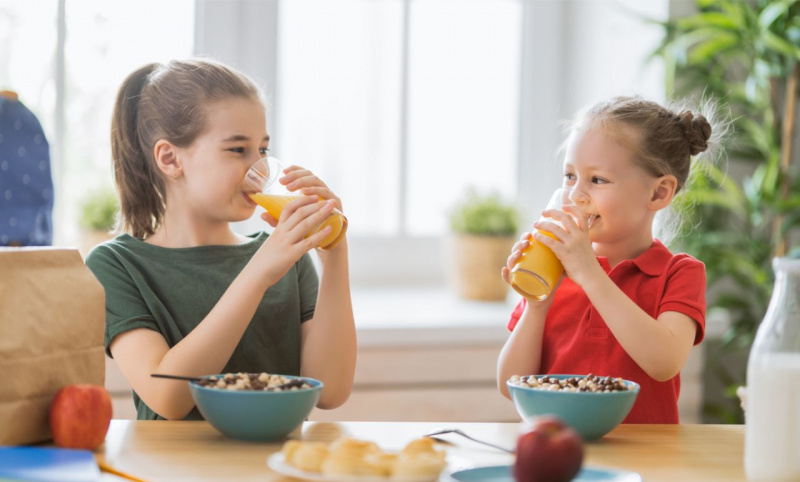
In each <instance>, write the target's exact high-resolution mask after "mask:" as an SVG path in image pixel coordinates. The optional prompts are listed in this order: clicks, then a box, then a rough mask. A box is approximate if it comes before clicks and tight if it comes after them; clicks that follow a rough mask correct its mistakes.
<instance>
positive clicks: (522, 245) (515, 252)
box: [500, 233, 531, 285]
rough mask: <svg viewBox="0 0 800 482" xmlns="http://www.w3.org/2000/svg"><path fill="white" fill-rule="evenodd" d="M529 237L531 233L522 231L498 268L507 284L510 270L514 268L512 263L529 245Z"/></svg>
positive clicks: (509, 281)
mask: <svg viewBox="0 0 800 482" xmlns="http://www.w3.org/2000/svg"><path fill="white" fill-rule="evenodd" d="M530 239H531V233H522V236H520V238H519V241H517V242H516V243H514V246H512V247H511V254H510V255H509V256H508V259H507V260H506V265H505V266H503V268H502V269H501V270H500V277H501V278H503V281H505V282H506V283H508V284H509V285H510V284H511V270H512V269H514V265H515V264H517V261H519V259H520V258H521V257H522V252H523V251H524V250H525V249H526V248H527V247H528V246H530V245H531V243H530Z"/></svg>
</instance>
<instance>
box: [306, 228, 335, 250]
mask: <svg viewBox="0 0 800 482" xmlns="http://www.w3.org/2000/svg"><path fill="white" fill-rule="evenodd" d="M332 229H333V228H331V227H330V226H325V227H324V228H322V229H320V230H319V231H317V232H316V233H314V234H312V235H311V236H309V237H308V238H307V239H306V241H308V244H309V245H310V247H309V249H311V248H314V247H316V246H319V245H320V244H322V241H323V240H324V239H325V238H326V237H327V236H328V235H329V234H330V233H331V230H332Z"/></svg>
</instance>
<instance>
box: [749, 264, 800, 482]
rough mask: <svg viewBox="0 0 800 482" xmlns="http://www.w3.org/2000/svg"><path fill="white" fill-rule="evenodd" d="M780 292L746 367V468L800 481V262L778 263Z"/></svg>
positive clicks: (757, 476) (752, 474)
mask: <svg viewBox="0 0 800 482" xmlns="http://www.w3.org/2000/svg"><path fill="white" fill-rule="evenodd" d="M772 266H773V267H774V268H775V289H774V291H773V292H772V298H771V299H770V302H769V308H768V309H767V314H766V315H765V316H764V320H763V321H762V322H761V325H760V326H759V328H758V333H757V334H756V339H755V342H754V343H753V347H752V348H751V350H750V358H749V360H748V362H747V409H746V412H745V456H744V467H745V472H746V473H747V478H748V479H750V480H756V481H761V480H768V481H784V480H787V481H788V480H793V481H797V480H800V259H789V258H775V260H773V262H772Z"/></svg>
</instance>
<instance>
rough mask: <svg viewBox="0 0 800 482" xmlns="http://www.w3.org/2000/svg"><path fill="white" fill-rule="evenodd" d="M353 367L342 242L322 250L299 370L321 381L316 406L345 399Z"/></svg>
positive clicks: (352, 326) (347, 278)
mask: <svg viewBox="0 0 800 482" xmlns="http://www.w3.org/2000/svg"><path fill="white" fill-rule="evenodd" d="M342 243H343V244H344V243H347V240H346V239H345V240H343V241H342ZM355 367H356V329H355V322H354V320H353V305H352V302H351V300H350V275H349V268H348V256H347V245H346V244H344V245H340V246H338V247H337V248H336V251H333V252H330V253H325V254H324V262H323V266H322V273H321V276H320V287H319V294H318V295H317V306H316V309H315V310H314V318H313V319H311V320H309V321H307V322H306V323H304V324H303V352H302V369H301V372H302V374H303V375H304V376H309V377H312V378H316V379H318V380H321V381H322V382H323V383H324V384H325V388H323V390H322V395H321V396H320V400H319V403H318V404H317V406H319V407H320V408H325V409H329V408H336V407H338V406H340V405H341V404H343V403H344V402H345V401H346V400H347V398H348V397H349V396H350V392H351V390H352V388H353V377H354V375H355Z"/></svg>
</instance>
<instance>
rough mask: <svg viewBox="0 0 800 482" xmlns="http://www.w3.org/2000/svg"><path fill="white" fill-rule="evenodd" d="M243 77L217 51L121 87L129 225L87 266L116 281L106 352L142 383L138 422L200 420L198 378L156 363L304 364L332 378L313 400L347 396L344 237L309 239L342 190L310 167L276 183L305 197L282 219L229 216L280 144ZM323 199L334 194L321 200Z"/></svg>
mask: <svg viewBox="0 0 800 482" xmlns="http://www.w3.org/2000/svg"><path fill="white" fill-rule="evenodd" d="M261 99H262V95H261V93H260V92H259V89H258V87H257V86H256V85H255V84H254V83H253V82H252V81H251V80H250V79H249V78H247V77H246V76H245V75H243V74H241V73H239V72H237V71H235V70H233V69H231V68H229V67H226V66H224V65H222V64H219V63H216V62H213V61H209V60H188V61H171V62H169V63H168V64H166V65H160V64H150V65H146V66H144V67H142V68H140V69H138V70H137V71H135V72H133V73H132V74H131V75H130V76H129V77H128V78H127V79H125V81H124V82H123V84H122V87H121V88H120V91H119V94H118V96H117V101H116V106H115V109H114V116H113V121H112V126H111V141H112V154H113V167H114V175H115V180H116V185H117V191H118V193H119V197H120V208H121V212H120V226H119V227H120V229H121V231H122V232H123V233H124V234H121V235H119V236H117V237H116V238H115V239H114V240H112V241H109V242H107V243H103V244H101V245H98V246H96V247H95V248H94V249H93V250H92V252H91V253H90V254H89V256H88V257H87V260H86V263H87V265H88V266H89V268H90V269H92V271H93V272H94V273H95V275H96V276H97V278H98V279H99V280H100V282H101V283H102V285H103V286H104V288H105V291H106V342H105V344H106V352H107V354H108V355H109V356H112V357H113V358H114V359H115V360H116V362H117V364H118V366H119V367H120V369H121V371H122V373H123V374H124V376H125V378H126V379H127V380H128V382H129V383H130V385H131V387H132V388H133V390H134V394H133V397H134V403H135V404H136V408H137V412H138V418H139V419H157V418H165V419H183V418H200V415H199V413H198V412H197V410H196V409H195V408H194V403H193V400H192V397H191V394H190V392H189V388H188V386H187V385H188V384H186V383H181V382H174V381H170V380H163V379H156V378H151V377H150V374H151V373H156V372H158V373H168V374H176V375H187V376H199V375H207V374H214V373H227V372H262V371H263V372H268V373H280V374H287V375H303V376H309V377H312V378H316V379H319V380H321V381H322V382H323V383H324V389H323V391H322V394H321V397H320V401H319V403H318V406H319V407H321V408H334V407H337V406H339V405H341V404H342V403H344V401H345V400H346V399H347V398H348V396H349V394H350V391H351V388H352V382H353V374H354V371H355V358H356V352H355V350H356V339H355V327H354V323H353V311H352V306H351V302H350V288H349V275H348V269H347V242H346V241H342V242H340V243H339V244H338V245H337V246H336V247H335V248H333V249H331V250H329V251H325V252H319V257H320V260H321V262H322V266H323V270H322V274H321V277H318V275H317V273H316V271H315V269H314V266H313V264H312V261H311V259H310V257H309V255H308V251H309V250H311V249H312V248H313V247H314V246H316V245H318V244H319V243H320V241H321V240H322V239H324V237H325V236H326V235H327V234H328V231H327V230H321V231H320V232H318V233H316V234H314V235H311V236H309V237H308V238H307V239H306V238H305V235H306V233H308V232H309V231H310V230H311V228H312V227H314V226H317V225H319V223H320V222H321V221H322V220H323V219H324V218H325V217H327V216H328V215H329V214H330V213H331V211H332V210H333V208H334V207H338V208H339V209H340V210H341V209H342V206H341V201H340V200H339V198H338V197H337V196H336V195H335V194H334V193H333V192H331V190H330V189H329V188H328V187H327V186H326V185H325V183H323V182H322V181H321V180H320V179H319V178H318V177H316V176H315V175H314V174H313V173H311V172H310V171H308V170H305V169H303V168H301V167H298V166H291V167H289V168H287V169H286V170H285V171H284V176H283V177H282V178H281V179H280V182H281V183H283V184H285V185H286V186H287V188H288V189H289V190H292V191H299V192H300V193H302V194H304V195H305V196H303V197H301V198H300V199H298V200H296V201H293V202H292V203H290V204H289V205H287V207H286V208H285V210H284V211H283V213H282V214H281V217H280V219H277V220H276V219H274V218H273V217H272V216H270V215H269V214H266V213H265V214H263V215H262V218H263V219H264V220H265V221H267V222H268V223H269V224H270V225H272V226H273V227H274V228H275V229H274V231H273V232H272V234H271V235H267V234H266V233H264V232H261V233H258V234H256V235H253V236H250V237H244V236H241V235H238V234H236V233H235V232H233V231H232V230H231V228H230V225H229V223H230V222H235V221H242V220H245V219H248V218H249V217H250V216H251V215H252V213H253V211H254V209H255V204H254V203H253V202H252V201H251V200H250V199H249V198H248V197H247V196H246V195H245V193H244V191H243V190H242V181H243V179H244V177H245V173H246V172H247V170H248V168H249V167H250V166H252V165H253V164H254V163H256V162H257V161H258V160H259V159H261V158H263V157H265V156H266V152H267V150H268V146H269V135H268V134H267V125H266V116H265V107H264V103H263V102H262V100H261ZM318 198H323V199H326V200H327V201H326V202H324V203H320V202H317V200H318Z"/></svg>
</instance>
